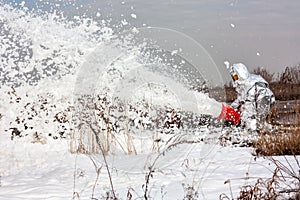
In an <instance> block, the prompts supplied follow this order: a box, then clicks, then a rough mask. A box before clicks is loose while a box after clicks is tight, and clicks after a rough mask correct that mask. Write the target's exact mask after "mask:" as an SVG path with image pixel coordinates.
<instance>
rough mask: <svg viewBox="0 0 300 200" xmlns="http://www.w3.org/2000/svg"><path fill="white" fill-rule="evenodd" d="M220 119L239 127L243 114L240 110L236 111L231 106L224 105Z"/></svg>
mask: <svg viewBox="0 0 300 200" xmlns="http://www.w3.org/2000/svg"><path fill="white" fill-rule="evenodd" d="M218 119H219V120H223V121H228V122H232V123H233V124H234V125H238V124H239V123H240V121H241V112H240V111H239V110H235V109H234V108H232V107H231V106H229V105H226V104H222V111H221V113H220V115H219V116H218Z"/></svg>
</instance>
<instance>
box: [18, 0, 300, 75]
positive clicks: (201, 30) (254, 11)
mask: <svg viewBox="0 0 300 200" xmlns="http://www.w3.org/2000/svg"><path fill="white" fill-rule="evenodd" d="M18 1H19V0H18ZM25 2H26V4H28V5H30V4H36V3H38V4H41V2H42V3H44V4H48V3H50V4H51V3H56V4H57V3H58V4H63V5H65V6H60V9H63V10H64V11H65V13H66V15H72V14H79V13H81V14H82V13H86V14H87V15H90V16H95V15H96V13H97V12H99V13H101V17H112V18H113V19H114V20H116V21H118V20H121V19H124V18H125V19H126V20H127V21H128V22H130V23H131V24H132V25H134V26H136V27H142V26H143V25H147V26H153V27H163V28H170V29H174V30H177V31H180V32H182V33H185V34H187V35H188V36H191V37H192V38H194V39H195V40H196V41H198V42H199V43H200V44H201V45H202V46H203V47H204V48H205V49H206V50H207V51H208V53H209V54H210V55H211V56H212V58H213V60H214V61H215V63H216V64H217V65H218V66H221V65H223V62H224V61H225V60H228V61H230V62H231V63H235V62H243V63H245V64H246V65H247V66H248V67H249V68H250V69H253V68H256V67H264V68H266V69H268V70H269V71H271V72H281V71H282V70H283V69H284V67H285V66H294V65H296V64H298V63H299V62H300V1H299V0H148V1H146V0H48V1H43V0H42V1H40V0H27V1H26V0H25ZM45 2H46V3H45ZM74 4H75V6H74ZM76 7H78V9H76ZM132 14H134V15H132ZM132 16H134V17H132ZM135 16H136V17H135Z"/></svg>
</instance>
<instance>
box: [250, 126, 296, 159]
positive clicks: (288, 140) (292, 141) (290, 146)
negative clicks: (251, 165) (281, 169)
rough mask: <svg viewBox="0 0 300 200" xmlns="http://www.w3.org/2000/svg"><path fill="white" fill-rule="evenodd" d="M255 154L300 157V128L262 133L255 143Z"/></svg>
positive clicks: (278, 129)
mask: <svg viewBox="0 0 300 200" xmlns="http://www.w3.org/2000/svg"><path fill="white" fill-rule="evenodd" d="M254 148H255V154H256V155H262V156H278V155H300V128H299V127H296V126H294V127H292V126H290V127H277V129H276V130H275V131H273V132H265V133H262V134H261V135H260V136H259V138H258V139H257V140H256V141H255V142H254Z"/></svg>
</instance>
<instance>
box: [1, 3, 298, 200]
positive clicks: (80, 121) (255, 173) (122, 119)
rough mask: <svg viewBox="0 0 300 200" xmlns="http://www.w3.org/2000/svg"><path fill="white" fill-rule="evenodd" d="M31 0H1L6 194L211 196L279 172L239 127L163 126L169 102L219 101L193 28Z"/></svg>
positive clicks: (208, 108) (179, 106) (180, 105)
mask: <svg viewBox="0 0 300 200" xmlns="http://www.w3.org/2000/svg"><path fill="white" fill-rule="evenodd" d="M24 4H25V3H24V2H23V3H21V4H20V5H19V7H20V9H15V8H12V7H10V6H7V5H6V4H4V3H2V2H0V26H1V32H0V41H1V49H0V50H1V55H2V56H1V61H0V84H1V85H0V86H1V87H0V94H1V96H0V199H3V200H6V199H14V200H18V199H20V200H24V199H28V200H41V199H53V200H60V199H61V200H65V199H81V200H84V199H112V196H113V193H115V195H116V197H117V198H118V199H128V200H129V199H158V200H159V199H170V200H173V199H209V200H210V199H219V196H220V195H221V194H223V193H225V194H227V195H228V196H229V197H230V198H231V195H233V197H237V196H238V193H239V191H240V189H241V187H242V186H243V185H248V184H253V183H255V182H256V181H257V179H258V178H263V179H268V178H270V177H272V175H273V171H274V169H275V166H274V165H273V164H272V162H271V161H270V160H269V159H267V158H256V157H255V156H253V155H252V153H253V149H252V148H249V147H241V146H243V141H246V140H248V139H252V135H250V134H249V133H247V132H245V131H243V130H240V129H230V128H222V126H220V125H217V124H216V126H208V125H207V124H205V123H204V125H201V126H200V125H199V122H197V123H198V124H196V125H195V124H192V122H191V121H189V122H188V123H186V124H188V125H186V124H185V122H183V128H182V127H179V128H176V127H171V128H170V127H167V130H165V128H166V127H164V124H165V122H166V119H165V118H161V117H162V116H163V117H170V116H169V115H171V114H170V113H172V110H176V111H180V112H179V113H189V114H190V113H192V114H190V115H189V116H192V117H187V118H186V119H187V120H189V119H193V120H196V121H197V119H198V118H196V117H194V116H197V115H201V114H205V115H214V114H215V113H218V112H219V107H220V105H221V102H217V101H215V100H214V99H211V98H209V97H208V95H207V93H208V92H209V86H212V84H213V83H212V82H211V81H216V80H218V81H220V82H221V83H222V81H223V80H222V78H220V77H221V76H220V73H219V71H218V70H217V68H216V66H215V64H214V62H213V61H212V60H211V58H210V56H209V55H208V54H207V52H206V51H205V50H204V49H203V48H201V46H199V44H195V41H193V40H192V39H191V38H188V37H186V36H184V35H182V34H179V33H178V32H174V31H170V30H166V29H151V28H147V29H145V28H144V29H139V30H138V29H137V28H134V27H132V28H130V30H129V31H125V32H122V34H120V32H116V31H119V29H126V28H127V27H124V26H127V25H128V23H127V22H126V21H121V22H120V24H118V25H117V26H115V27H114V28H111V27H110V25H109V22H107V21H105V20H103V21H101V22H99V21H97V22H96V21H94V20H93V19H89V18H87V17H83V16H74V18H73V19H72V20H67V19H66V18H64V17H63V16H62V15H60V14H59V13H44V15H42V14H40V13H38V12H36V13H34V12H33V13H31V12H29V11H28V10H27V9H26V7H24ZM99 16H100V15H99ZM132 17H133V18H134V17H136V16H135V15H134V14H132ZM166 33H167V34H166ZM149 34H150V35H155V34H156V37H155V38H154V39H155V40H154V39H153V38H150V40H144V36H148V35H149ZM160 34H161V35H160ZM179 38H180V39H179ZM156 39H161V41H160V42H159V44H158V43H157V40H156ZM175 39H176V41H178V43H174V40H175ZM179 41H182V42H179ZM170 44H173V45H170ZM187 48H191V49H189V50H190V51H188V50H187ZM191 52H196V53H195V55H194V54H192V53H191ZM199 60H201V62H202V64H203V66H202V65H197V67H194V66H196V65H195V62H196V61H199ZM198 64H199V63H198ZM207 66H209V68H207ZM212 74H214V79H215V80H214V79H213V78H210V76H211V75H212ZM207 80H209V81H207ZM168 109H169V110H170V109H171V112H169V111H168V113H167V114H166V113H164V112H165V111H166V110H168ZM161 112H162V113H163V114H162V115H158V113H160V114H161ZM164 114H166V115H164ZM171 117H172V116H171ZM183 117H184V116H183ZM168 128H169V129H168ZM170 129H172V131H170ZM173 129H174V130H173ZM97 131H98V132H97ZM96 133H97V134H96ZM95 135H98V136H95ZM98 137H99V138H98ZM228 138H231V139H230V140H229V139H228ZM226 139H227V140H226ZM99 144H100V145H101V147H99ZM101 149H102V150H103V149H105V150H106V151H105V152H104V154H105V156H103V154H102V151H101ZM77 152H78V153H77ZM83 152H85V153H83ZM278 159H283V158H278ZM288 159H290V158H288ZM291 160H292V158H291ZM112 187H113V189H112ZM231 193H232V194H231Z"/></svg>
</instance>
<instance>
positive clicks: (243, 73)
mask: <svg viewBox="0 0 300 200" xmlns="http://www.w3.org/2000/svg"><path fill="white" fill-rule="evenodd" d="M230 74H231V76H233V75H235V74H236V75H238V80H236V81H234V82H233V86H235V87H236V86H237V85H240V84H243V83H245V81H246V80H248V78H249V71H248V69H247V67H246V66H245V65H244V64H242V63H237V64H233V65H232V66H231V67H230Z"/></svg>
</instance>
